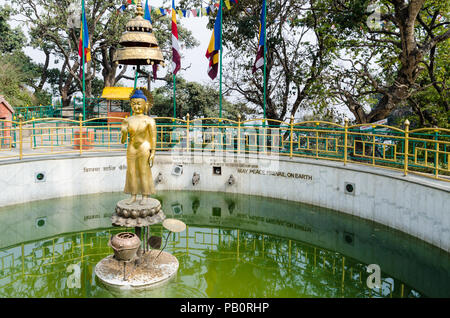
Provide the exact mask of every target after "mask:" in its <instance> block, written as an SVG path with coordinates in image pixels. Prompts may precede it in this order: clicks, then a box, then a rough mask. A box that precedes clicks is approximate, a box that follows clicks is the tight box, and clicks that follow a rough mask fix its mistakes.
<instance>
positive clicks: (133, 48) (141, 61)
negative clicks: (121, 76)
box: [113, 2, 164, 65]
mask: <svg viewBox="0 0 450 318" xmlns="http://www.w3.org/2000/svg"><path fill="white" fill-rule="evenodd" d="M143 15H144V10H143V9H142V7H141V5H140V3H139V2H138V4H137V6H136V16H135V17H134V18H133V19H131V20H130V21H129V22H128V23H127V25H126V30H128V31H125V33H123V34H122V36H121V37H120V41H119V43H120V45H121V47H120V48H119V49H117V50H116V52H115V54H114V57H113V61H114V62H117V63H119V64H124V65H148V64H152V65H153V63H156V64H161V63H162V62H164V58H163V55H162V52H161V49H160V48H159V45H158V41H157V40H156V37H155V35H154V34H153V27H152V24H151V23H150V21H148V20H145V19H144V18H143ZM129 30H131V31H129ZM144 30H148V32H145V31H144Z"/></svg>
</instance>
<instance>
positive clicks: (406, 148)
mask: <svg viewBox="0 0 450 318" xmlns="http://www.w3.org/2000/svg"><path fill="white" fill-rule="evenodd" d="M408 146H409V120H408V119H407V120H405V147H404V148H405V149H404V150H405V156H404V168H403V173H404V175H405V176H406V175H408V160H409V154H408V153H409V147H408Z"/></svg>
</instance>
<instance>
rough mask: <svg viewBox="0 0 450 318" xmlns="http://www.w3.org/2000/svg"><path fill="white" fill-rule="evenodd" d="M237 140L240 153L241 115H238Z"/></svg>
mask: <svg viewBox="0 0 450 318" xmlns="http://www.w3.org/2000/svg"><path fill="white" fill-rule="evenodd" d="M237 142H238V154H240V153H241V115H240V114H239V115H238V133H237Z"/></svg>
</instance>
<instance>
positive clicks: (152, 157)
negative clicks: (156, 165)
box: [148, 153, 155, 168]
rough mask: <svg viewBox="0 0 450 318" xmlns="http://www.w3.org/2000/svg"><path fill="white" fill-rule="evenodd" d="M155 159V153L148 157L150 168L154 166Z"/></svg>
mask: <svg viewBox="0 0 450 318" xmlns="http://www.w3.org/2000/svg"><path fill="white" fill-rule="evenodd" d="M153 159H155V154H154V153H152V154H150V158H149V159H148V164H149V165H150V168H152V167H153Z"/></svg>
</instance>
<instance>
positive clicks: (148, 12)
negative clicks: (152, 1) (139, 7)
mask: <svg viewBox="0 0 450 318" xmlns="http://www.w3.org/2000/svg"><path fill="white" fill-rule="evenodd" d="M144 19H145V20H148V21H150V23H152V17H151V16H150V9H149V7H148V0H145V8H144Z"/></svg>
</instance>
